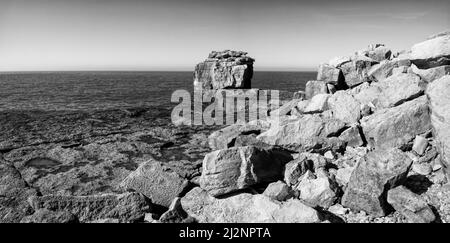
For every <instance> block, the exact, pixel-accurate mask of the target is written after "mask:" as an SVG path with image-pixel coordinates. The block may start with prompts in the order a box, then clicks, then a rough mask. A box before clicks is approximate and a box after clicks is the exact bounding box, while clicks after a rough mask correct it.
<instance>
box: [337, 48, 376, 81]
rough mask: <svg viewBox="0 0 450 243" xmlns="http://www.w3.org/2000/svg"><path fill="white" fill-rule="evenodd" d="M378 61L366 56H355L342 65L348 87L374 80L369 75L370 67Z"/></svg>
mask: <svg viewBox="0 0 450 243" xmlns="http://www.w3.org/2000/svg"><path fill="white" fill-rule="evenodd" d="M377 63H378V62H377V61H375V60H373V59H371V58H369V57H366V56H360V55H357V56H353V57H352V61H351V62H347V63H344V64H342V66H341V67H340V69H341V71H342V73H343V74H344V77H345V83H346V85H347V86H348V87H354V86H356V85H359V84H361V83H364V82H369V81H372V79H371V78H370V75H369V70H370V68H371V67H372V66H373V65H375V64H377Z"/></svg>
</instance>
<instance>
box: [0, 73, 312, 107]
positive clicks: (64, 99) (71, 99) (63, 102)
mask: <svg viewBox="0 0 450 243" xmlns="http://www.w3.org/2000/svg"><path fill="white" fill-rule="evenodd" d="M316 75H317V74H316V72H312V71H311V72H292V71H255V72H254V74H253V78H252V88H257V89H271V90H280V91H281V92H282V95H284V96H289V95H290V94H291V93H293V92H295V91H299V90H304V89H305V84H306V82H307V81H309V80H313V79H315V78H316ZM0 85H1V86H2V89H1V90H0V110H1V111H5V110H44V111H47V110H98V109H116V108H131V107H158V108H166V109H167V108H171V107H172V106H173V105H174V104H173V103H171V102H170V98H171V94H172V93H173V92H174V91H175V90H179V89H183V90H188V91H192V90H193V72H192V71H33V72H31V71H30V72H3V73H0Z"/></svg>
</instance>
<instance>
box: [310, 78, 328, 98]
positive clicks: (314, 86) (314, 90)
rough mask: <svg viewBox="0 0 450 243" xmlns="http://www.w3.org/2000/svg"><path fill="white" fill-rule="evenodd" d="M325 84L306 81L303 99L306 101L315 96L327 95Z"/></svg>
mask: <svg viewBox="0 0 450 243" xmlns="http://www.w3.org/2000/svg"><path fill="white" fill-rule="evenodd" d="M327 93H328V88H327V83H326V82H324V81H308V82H307V83H306V87H305V98H306V99H307V100H309V99H311V98H312V97H314V96H315V95H316V94H327Z"/></svg>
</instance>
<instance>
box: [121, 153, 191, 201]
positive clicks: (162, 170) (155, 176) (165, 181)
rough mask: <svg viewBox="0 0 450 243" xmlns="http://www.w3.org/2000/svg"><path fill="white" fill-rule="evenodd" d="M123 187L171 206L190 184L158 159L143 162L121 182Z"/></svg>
mask: <svg viewBox="0 0 450 243" xmlns="http://www.w3.org/2000/svg"><path fill="white" fill-rule="evenodd" d="M121 186H122V188H124V189H126V190H131V191H136V192H139V193H142V194H143V195H145V196H146V197H148V198H149V199H150V200H151V201H152V203H153V204H156V205H159V206H163V207H166V208H167V207H169V206H170V204H171V202H172V201H173V199H174V198H176V197H178V196H179V195H180V194H181V193H182V192H183V191H184V190H185V189H186V188H187V186H188V181H187V180H185V179H184V178H182V177H181V176H179V175H178V174H177V173H176V172H174V171H172V170H171V169H169V168H168V167H166V166H164V165H163V164H162V163H160V162H158V161H148V162H145V163H142V164H141V165H140V166H139V167H138V168H137V169H136V170H135V171H133V172H132V173H130V174H129V175H128V176H127V177H126V178H125V179H124V180H123V181H122V183H121Z"/></svg>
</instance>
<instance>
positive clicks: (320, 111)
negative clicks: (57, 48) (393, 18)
mask: <svg viewBox="0 0 450 243" xmlns="http://www.w3.org/2000/svg"><path fill="white" fill-rule="evenodd" d="M253 61H254V60H253V59H251V58H249V57H247V56H246V53H243V52H232V51H224V52H213V53H212V54H211V55H210V56H209V58H208V59H207V60H206V61H205V62H203V63H201V64H199V65H197V67H196V72H195V75H194V81H195V85H196V86H199V87H202V88H210V89H222V88H249V85H250V80H249V79H248V77H249V76H250V78H251V74H252V65H253ZM224 67H226V68H224ZM449 67H450V33H448V32H447V33H441V34H438V35H435V36H432V37H430V38H429V39H427V40H426V41H424V42H422V43H419V44H416V45H414V46H413V47H412V48H411V50H410V51H407V52H400V53H397V52H394V51H392V50H390V49H389V48H387V47H386V46H384V45H371V46H369V47H368V48H367V49H365V50H361V51H358V52H356V53H354V54H353V55H350V56H348V57H340V58H335V59H332V60H330V61H329V62H327V63H324V64H321V65H320V67H319V70H318V77H317V80H315V81H310V82H308V84H307V88H306V90H305V92H304V93H302V92H299V93H297V94H296V95H295V96H294V97H293V99H292V100H290V101H289V102H287V103H285V104H284V105H283V106H282V107H280V108H279V110H277V111H273V112H271V113H270V114H271V116H270V117H269V118H267V119H260V120H254V121H250V122H248V123H245V124H235V125H232V126H228V127H222V128H220V129H219V130H217V128H214V127H196V126H192V127H189V126H181V127H175V126H173V125H167V123H168V121H167V120H164V119H161V118H155V117H162V116H161V115H160V114H155V112H156V111H152V110H145V109H144V110H139V109H134V110H133V109H132V110H118V111H112V112H111V111H105V112H94V113H89V112H85V113H58V114H35V113H33V112H28V113H23V112H18V113H11V112H8V113H1V114H0V120H1V121H2V124H0V126H1V131H2V134H0V136H1V140H0V159H1V162H0V166H1V167H0V195H1V197H0V221H1V222H61V223H62V222H82V223H88V222H186V223H188V222H231V223H232V222H288V223H294V222H302V223H319V222H420V223H430V222H450V186H449V184H448V178H447V176H448V175H449V174H448V171H447V169H448V166H449V163H450V75H449V74H450V73H449V70H450V68H449ZM237 70H240V71H239V72H238V71H237ZM244 83H245V85H244ZM18 121H20V122H18ZM210 129H214V130H215V131H212V130H210Z"/></svg>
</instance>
